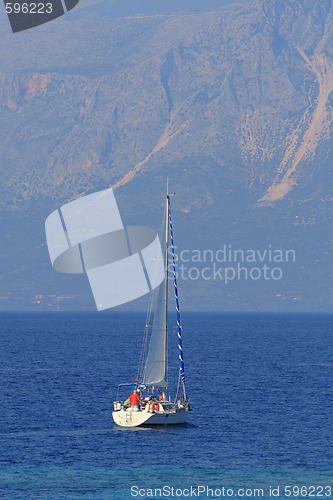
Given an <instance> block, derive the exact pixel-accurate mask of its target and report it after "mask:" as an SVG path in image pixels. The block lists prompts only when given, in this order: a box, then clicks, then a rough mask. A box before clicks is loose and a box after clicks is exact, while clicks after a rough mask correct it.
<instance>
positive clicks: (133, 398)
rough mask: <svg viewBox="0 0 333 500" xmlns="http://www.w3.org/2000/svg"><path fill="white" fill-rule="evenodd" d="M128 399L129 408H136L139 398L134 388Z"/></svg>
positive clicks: (137, 407)
mask: <svg viewBox="0 0 333 500" xmlns="http://www.w3.org/2000/svg"><path fill="white" fill-rule="evenodd" d="M129 400H130V402H131V408H133V410H138V409H139V401H140V398H139V396H138V393H137V392H136V389H134V391H133V392H131V394H130V397H129Z"/></svg>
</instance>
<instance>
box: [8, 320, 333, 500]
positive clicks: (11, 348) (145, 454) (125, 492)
mask: <svg viewBox="0 0 333 500" xmlns="http://www.w3.org/2000/svg"><path fill="white" fill-rule="evenodd" d="M144 322H145V315H142V314H120V313H119V314H110V313H108V314H100V313H99V314H97V313H96V314H94V313H92V314H75V313H66V314H61V313H57V314H39V315H37V314H19V315H16V314H3V315H2V322H1V325H2V326H1V339H2V341H1V350H0V376H1V380H2V383H1V388H0V403H1V428H0V451H1V454H0V462H1V464H0V498H4V499H14V498H15V499H16V498H17V499H30V498H42V499H45V500H46V499H105V498H112V499H127V498H189V495H187V493H189V494H190V493H191V490H190V488H191V486H192V496H191V498H195V497H196V496H199V492H198V489H197V488H198V487H199V486H200V487H201V488H207V487H209V488H210V490H209V491H208V495H207V490H205V491H202V490H201V493H200V498H228V497H229V496H233V497H234V498H250V497H251V498H253V497H260V498H274V496H275V498H333V495H332V494H331V491H330V490H329V489H328V488H326V489H325V487H326V486H331V487H333V481H332V480H333V474H332V470H333V450H332V436H333V432H332V431H333V421H332V420H333V419H332V415H333V411H332V410H333V394H332V376H333V354H332V353H333V351H332V344H333V340H332V335H331V324H332V316H329V315H236V314H232V315H231V314H230V315H218V314H184V316H183V323H184V351H185V367H186V377H187V390H188V393H189V396H190V399H191V404H192V407H193V411H192V412H191V414H190V418H189V424H186V425H185V426H174V427H166V428H136V429H121V428H118V427H117V426H115V424H114V423H113V420H112V417H111V411H112V402H113V400H114V398H115V395H116V386H117V385H118V383H123V382H132V381H133V380H134V379H135V377H136V370H137V361H138V359H139V354H140V347H141V339H142V333H143V325H144ZM170 336H171V345H172V346H173V336H174V340H175V342H174V346H173V347H172V349H171V351H170V360H174V361H172V362H171V367H170V376H171V377H173V375H175V374H176V373H177V364H176V362H177V348H176V333H175V332H173V331H172V330H171V331H170ZM173 378H175V377H173ZM278 486H279V488H280V489H279V491H278V490H276V488H277V487H278ZM286 486H290V487H291V489H288V488H287V489H286V490H285V487H286ZM293 486H294V490H293V489H292V487H293ZM302 486H305V487H306V488H303V490H301V489H298V488H300V487H302ZM311 486H312V487H313V488H312V489H311V488H310V487H311ZM131 487H133V489H132V494H131ZM163 487H165V490H163ZM223 487H224V488H225V490H224V494H222V493H223ZM270 487H273V488H274V489H273V493H276V495H273V494H272V492H271V493H270ZM321 487H322V488H323V489H321ZM155 488H156V491H154V490H155ZM172 488H174V490H172ZM240 489H241V491H240V492H239V490H240ZM227 490H228V491H229V494H227ZM246 490H248V491H247V493H246ZM255 490H258V491H255ZM163 491H164V496H163V495H162V494H163ZM160 492H161V495H160ZM193 492H194V493H197V495H194V494H193ZM290 492H291V493H290ZM136 493H137V494H136ZM218 493H221V494H220V495H218ZM289 493H290V494H289ZM172 494H173V496H172ZM214 495H215V496H214Z"/></svg>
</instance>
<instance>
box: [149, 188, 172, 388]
mask: <svg viewBox="0 0 333 500" xmlns="http://www.w3.org/2000/svg"><path fill="white" fill-rule="evenodd" d="M168 249H169V197H168V195H167V199H166V207H165V249H164V259H165V260H164V266H165V267H164V282H163V283H162V284H161V285H160V289H159V292H158V299H157V305H156V310H155V316H154V322H153V328H152V331H151V336H150V343H149V350H148V355H147V360H146V365H145V369H144V374H143V383H144V384H148V385H153V386H154V387H163V388H164V389H166V387H167V385H168V384H167V358H168V338H167V336H168V322H167V319H168Z"/></svg>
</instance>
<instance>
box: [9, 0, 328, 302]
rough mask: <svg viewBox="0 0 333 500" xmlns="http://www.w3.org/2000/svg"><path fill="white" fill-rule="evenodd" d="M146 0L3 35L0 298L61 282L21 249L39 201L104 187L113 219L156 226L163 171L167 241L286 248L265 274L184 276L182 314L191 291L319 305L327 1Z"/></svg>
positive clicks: (209, 298)
mask: <svg viewBox="0 0 333 500" xmlns="http://www.w3.org/2000/svg"><path fill="white" fill-rule="evenodd" d="M216 3H217V2H212V5H208V4H207V6H209V7H215V5H213V4H216ZM148 4H149V2H147V3H146V7H147V10H148V13H146V12H143V11H142V13H139V14H137V13H136V12H135V13H134V14H135V15H134V14H133V15H131V16H130V17H124V18H119V17H118V18H112V14H111V15H110V17H108V16H107V15H105V14H106V13H108V14H110V10H111V5H114V7H115V10H116V7H117V8H118V7H119V5H120V4H119V2H114V3H112V4H110V3H105V2H101V3H98V4H97V6H96V8H95V10H94V12H93V15H91V13H92V11H91V10H89V9H80V11H79V10H77V11H76V12H74V11H73V14H71V17H69V16H68V19H67V18H66V17H64V18H62V19H59V20H58V21H56V22H54V23H50V24H49V25H48V26H46V25H45V26H44V27H41V28H38V29H34V30H31V31H30V32H27V33H24V34H21V35H19V36H13V35H12V34H6V35H4V36H3V44H2V48H1V49H0V57H1V60H2V63H3V64H2V68H3V70H2V74H1V84H0V93H1V122H0V127H1V149H0V159H1V169H2V179H3V183H2V196H1V199H2V203H3V206H4V207H5V206H6V207H7V210H8V209H9V211H10V212H8V211H6V213H5V215H4V218H5V221H6V224H8V225H9V226H10V228H9V229H8V235H9V236H8V238H9V239H10V241H13V242H15V246H16V247H18V248H22V241H27V239H26V238H25V237H24V235H25V232H26V231H28V232H29V244H28V248H27V250H26V251H25V252H22V254H20V252H19V250H17V251H18V253H19V255H17V256H16V257H15V258H14V256H13V255H12V254H10V255H8V258H7V260H5V261H4V266H5V267H6V268H7V273H6V276H5V279H4V284H5V286H4V292H3V295H4V296H8V293H7V292H8V291H11V292H12V294H13V296H14V298H13V299H11V298H9V299H4V304H8V303H9V302H10V301H12V303H13V304H14V303H15V300H16V303H18V304H23V303H24V304H25V305H26V304H30V303H31V302H32V297H33V296H34V294H37V295H38V291H40V293H42V294H46V293H47V292H48V291H50V289H51V288H52V284H53V283H54V282H57V287H58V288H57V293H58V291H59V290H61V286H62V285H63V284H64V283H63V282H62V281H61V280H62V279H64V278H63V277H61V279H60V278H59V277H58V276H56V275H55V273H54V272H53V271H52V270H51V269H50V265H49V263H48V261H47V259H48V256H47V253H46V249H45V247H41V249H40V250H38V252H39V253H38V255H37V251H36V252H34V251H33V247H38V246H39V245H42V244H43V239H44V236H43V227H42V226H43V223H42V221H43V218H45V217H46V216H47V215H48V213H49V212H50V211H52V210H53V209H54V208H55V207H57V206H59V205H60V204H61V203H63V202H65V201H67V200H69V199H71V198H73V197H75V196H77V195H79V194H81V193H84V192H89V191H94V190H97V189H102V188H104V187H108V186H109V185H112V186H114V187H116V195H117V198H118V199H119V202H120V204H122V209H123V214H124V216H125V217H127V218H128V219H129V220H131V222H133V221H134V222H135V223H140V222H141V223H150V224H152V225H154V226H155V227H158V225H159V220H160V219H161V217H162V212H161V214H159V215H158V216H157V212H156V207H160V206H161V199H162V196H163V191H164V185H165V178H166V176H167V175H169V178H170V179H171V181H172V184H173V185H174V186H175V189H176V190H177V197H175V199H174V204H175V209H176V214H175V217H176V221H177V225H179V232H180V243H181V244H182V246H183V247H184V246H186V248H188V249H191V248H192V249H193V248H201V249H204V248H214V249H219V248H220V247H221V246H223V244H230V245H238V247H239V248H243V249H246V248H254V247H256V248H257V247H261V248H268V245H271V247H272V246H274V248H286V247H288V248H290V247H292V248H295V249H296V250H297V252H296V253H297V259H296V263H295V264H294V265H293V266H289V267H288V268H286V272H285V274H284V277H283V279H281V280H276V281H274V280H265V279H263V280H259V281H256V282H255V280H252V281H251V280H247V281H246V282H245V281H244V280H243V281H242V280H240V281H238V282H237V283H236V282H233V283H232V284H230V286H224V287H223V286H221V283H220V282H219V281H218V279H217V280H210V281H207V282H205V280H200V279H199V280H198V281H195V282H194V283H193V282H192V281H191V280H184V283H183V286H184V289H185V297H186V298H185V303H186V305H188V307H190V306H191V305H193V304H194V303H200V304H201V305H202V299H200V297H202V296H204V297H205V301H204V304H203V305H202V307H203V308H205V307H209V308H217V309H218V308H225V309H233V310H235V309H242V308H243V307H245V308H246V309H294V308H295V309H297V308H299V309H305V310H307V309H311V308H315V309H323V310H327V309H328V308H329V300H330V299H329V295H328V283H329V278H328V273H327V266H329V258H330V239H329V225H330V217H329V211H328V205H329V200H330V198H331V186H332V176H331V161H332V147H331V144H332V127H331V123H332V95H333V94H332V90H333V65H332V47H333V43H332V7H331V2H330V1H329V0H327V1H322V2H317V1H316V0H304V1H303V2H298V1H296V0H295V1H291V0H290V1H287V0H278V1H277V0H276V1H273V0H259V1H256V2H251V3H243V4H237V5H236V4H235V5H229V6H227V7H223V8H220V9H216V10H214V11H207V12H194V13H193V12H190V13H186V12H178V13H177V12H174V13H172V14H163V12H162V13H157V14H155V13H154V14H149V12H150V11H149V8H148V7H149V5H150V4H149V5H148ZM181 5H182V7H184V9H183V10H185V8H186V7H188V5H187V3H186V2H183V3H182V4H181ZM192 5H193V2H192ZM128 6H129V8H130V6H131V4H130V3H129V5H128ZM132 7H133V6H132ZM119 8H120V7H119ZM138 207H140V212H138ZM13 211H14V212H15V216H14V215H13ZM10 214H11V215H10ZM32 214H33V215H32ZM23 216H27V217H26V219H25V220H26V228H25V227H23V226H22V219H20V217H23ZM13 217H15V218H16V219H15V220H14V219H13ZM177 217H178V220H177ZM143 219H147V222H145V221H144V220H143ZM18 224H19V225H20V230H19V231H18ZM12 244H13V243H11V245H12ZM9 247H10V246H9V244H6V246H5V250H4V251H5V253H7V254H8V249H9ZM296 247H297V248H296ZM23 260H24V262H23ZM27 261H28V262H29V263H30V264H28V263H27ZM37 261H38V264H37ZM18 264H20V265H21V270H22V271H21V273H17V272H16V270H17V267H20V266H19V265H18ZM31 266H35V268H36V269H37V268H38V271H35V272H34V273H33V276H32V273H31ZM68 280H69V281H70V279H69V278H68ZM69 281H68V283H69ZM268 281H270V282H268ZM27 283H29V286H28V288H24V287H26V285H27ZM66 286H67V285H66ZM68 286H69V287H72V291H73V290H74V292H73V294H74V295H75V296H76V293H77V289H76V286H77V285H76V284H74V282H70V284H69V285H68ZM15 287H16V291H15ZM17 287H21V288H20V292H19V294H17ZM22 290H25V291H22ZM87 293H88V292H87ZM15 294H16V299H15ZM9 297H11V296H9ZM86 300H87V301H88V302H87V303H89V300H88V299H86ZM196 300H197V301H199V302H195V301H196ZM29 301H30V302H29ZM51 302H52V301H51ZM89 304H90V303H89ZM45 305H47V304H45ZM4 307H6V306H4Z"/></svg>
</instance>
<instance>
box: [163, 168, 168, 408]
mask: <svg viewBox="0 0 333 500" xmlns="http://www.w3.org/2000/svg"><path fill="white" fill-rule="evenodd" d="M168 251H169V179H168V178H167V189H166V199H165V249H164V264H165V269H164V274H165V276H164V289H165V298H166V300H165V356H166V359H165V378H166V380H168V265H169V253H168ZM162 397H163V399H166V387H163V391H162Z"/></svg>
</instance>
